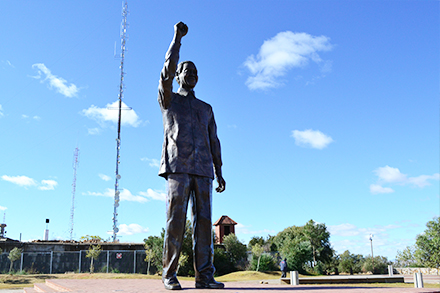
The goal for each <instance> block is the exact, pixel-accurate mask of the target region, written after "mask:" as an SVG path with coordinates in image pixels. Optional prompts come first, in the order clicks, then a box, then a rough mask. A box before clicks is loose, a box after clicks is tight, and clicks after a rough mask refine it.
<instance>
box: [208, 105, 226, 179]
mask: <svg viewBox="0 0 440 293" xmlns="http://www.w3.org/2000/svg"><path fill="white" fill-rule="evenodd" d="M208 128H209V142H210V145H211V155H212V162H213V164H214V168H215V170H216V171H220V172H221V167H222V165H223V163H222V155H221V147H220V140H219V139H218V137H217V124H216V123H215V119H214V113H213V112H212V109H211V119H210V122H209V126H208ZM220 174H221V173H220Z"/></svg>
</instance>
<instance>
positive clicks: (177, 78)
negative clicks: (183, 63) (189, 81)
mask: <svg viewBox="0 0 440 293" xmlns="http://www.w3.org/2000/svg"><path fill="white" fill-rule="evenodd" d="M176 81H177V83H178V84H179V85H180V79H179V75H176Z"/></svg>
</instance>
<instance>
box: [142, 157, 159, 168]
mask: <svg viewBox="0 0 440 293" xmlns="http://www.w3.org/2000/svg"><path fill="white" fill-rule="evenodd" d="M141 161H144V162H148V164H149V165H150V167H159V165H160V161H159V160H158V159H149V158H141Z"/></svg>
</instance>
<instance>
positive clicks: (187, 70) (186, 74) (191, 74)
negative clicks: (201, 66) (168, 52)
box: [177, 62, 199, 89]
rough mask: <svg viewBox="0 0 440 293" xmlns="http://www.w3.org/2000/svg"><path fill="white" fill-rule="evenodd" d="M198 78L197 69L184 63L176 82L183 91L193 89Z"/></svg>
mask: <svg viewBox="0 0 440 293" xmlns="http://www.w3.org/2000/svg"><path fill="white" fill-rule="evenodd" d="M198 80H199V77H198V76H197V68H196V66H195V65H194V64H193V63H190V62H189V63H184V64H183V67H182V71H181V72H180V73H179V75H178V76H177V82H178V83H179V84H180V86H181V87H183V88H184V89H193V88H194V87H195V86H196V84H197V81H198Z"/></svg>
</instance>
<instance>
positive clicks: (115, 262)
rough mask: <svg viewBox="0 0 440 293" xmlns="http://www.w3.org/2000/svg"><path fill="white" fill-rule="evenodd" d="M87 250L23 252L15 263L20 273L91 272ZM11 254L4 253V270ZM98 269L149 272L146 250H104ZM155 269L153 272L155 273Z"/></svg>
mask: <svg viewBox="0 0 440 293" xmlns="http://www.w3.org/2000/svg"><path fill="white" fill-rule="evenodd" d="M86 254H87V250H80V251H62V252H58V251H50V252H23V253H22V254H21V258H20V259H18V260H17V261H15V262H14V263H13V266H12V269H13V270H14V271H16V272H22V271H25V272H29V273H36V274H37V273H40V274H62V273H66V272H76V273H81V272H89V271H90V260H91V259H90V258H86ZM10 264H11V262H10V260H9V259H8V253H3V254H0V272H2V273H5V272H8V271H9V267H10ZM93 265H94V268H95V269H94V271H95V272H104V273H111V272H119V273H140V274H146V273H147V262H146V261H145V250H119V251H118V250H103V251H102V252H101V254H100V255H99V257H98V258H97V259H96V260H94V261H93ZM154 269H155V268H151V269H150V271H152V272H153V273H154Z"/></svg>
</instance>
